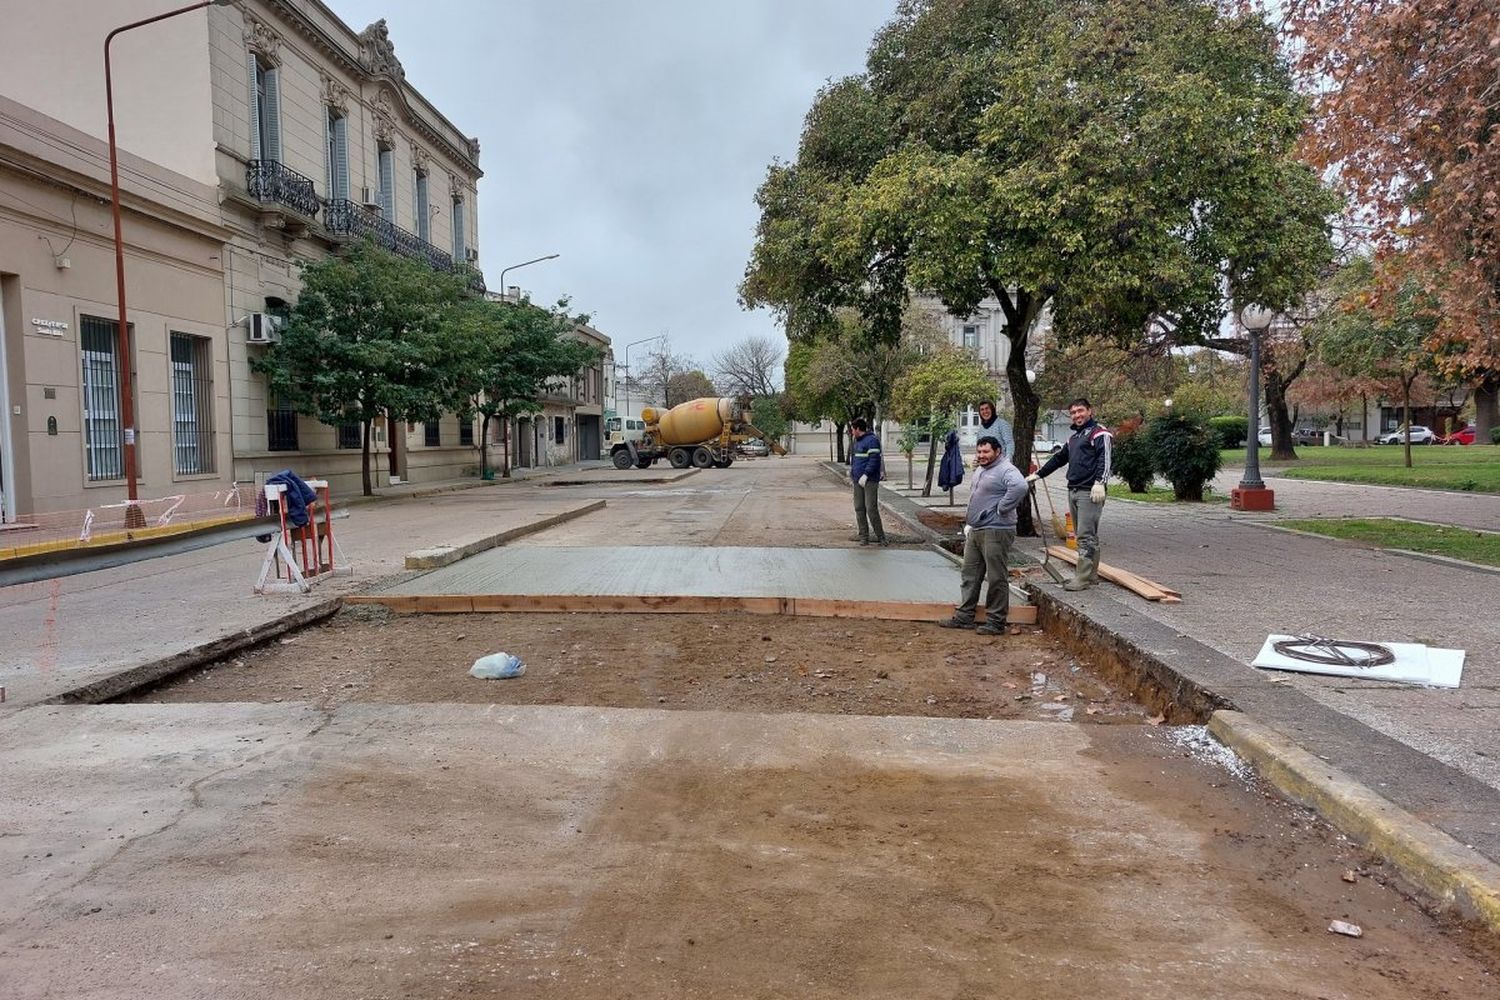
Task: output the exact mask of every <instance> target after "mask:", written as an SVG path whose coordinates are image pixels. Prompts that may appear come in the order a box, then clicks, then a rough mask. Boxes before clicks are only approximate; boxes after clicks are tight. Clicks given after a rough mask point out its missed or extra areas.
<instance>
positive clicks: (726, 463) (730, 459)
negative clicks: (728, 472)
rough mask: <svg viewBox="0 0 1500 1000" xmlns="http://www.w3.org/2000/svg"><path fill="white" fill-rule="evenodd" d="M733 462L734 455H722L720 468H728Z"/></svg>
mask: <svg viewBox="0 0 1500 1000" xmlns="http://www.w3.org/2000/svg"><path fill="white" fill-rule="evenodd" d="M733 464H734V456H733V455H728V454H726V455H725V456H724V464H723V466H722V468H725V469H727V468H729V467H730V466H731V465H733Z"/></svg>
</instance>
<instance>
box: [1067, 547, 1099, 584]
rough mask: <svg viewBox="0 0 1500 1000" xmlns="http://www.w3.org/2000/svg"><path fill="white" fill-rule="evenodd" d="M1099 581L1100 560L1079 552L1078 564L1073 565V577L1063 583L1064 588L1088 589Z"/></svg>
mask: <svg viewBox="0 0 1500 1000" xmlns="http://www.w3.org/2000/svg"><path fill="white" fill-rule="evenodd" d="M1098 582H1099V562H1098V560H1097V559H1095V558H1094V557H1093V556H1086V555H1084V554H1083V553H1082V552H1080V553H1078V565H1076V566H1074V567H1073V579H1071V580H1069V581H1068V582H1067V583H1065V584H1063V590H1074V591H1076V590H1087V589H1088V588H1090V587H1092V586H1093V585H1094V584H1096V583H1098Z"/></svg>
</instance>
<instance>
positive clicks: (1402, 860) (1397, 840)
mask: <svg viewBox="0 0 1500 1000" xmlns="http://www.w3.org/2000/svg"><path fill="white" fill-rule="evenodd" d="M1208 729H1209V732H1211V733H1213V734H1214V736H1216V737H1217V738H1218V739H1219V740H1220V741H1221V742H1222V743H1224V745H1226V746H1228V747H1229V748H1231V749H1232V750H1234V752H1235V753H1237V754H1239V755H1240V756H1241V757H1243V758H1244V759H1245V760H1247V761H1249V762H1250V763H1251V764H1253V765H1255V769H1256V770H1257V771H1258V772H1259V773H1260V774H1261V776H1262V777H1264V778H1265V779H1266V780H1268V781H1269V782H1270V783H1271V784H1273V785H1275V786H1276V787H1277V788H1278V789H1279V790H1280V791H1281V792H1282V793H1283V794H1284V795H1286V796H1287V797H1288V798H1291V799H1293V800H1294V801H1296V802H1300V803H1302V804H1303V805H1306V806H1309V807H1311V808H1313V809H1315V810H1317V811H1318V813H1319V814H1320V815H1322V816H1323V817H1324V818H1325V819H1327V820H1328V821H1329V822H1331V823H1332V824H1333V825H1334V826H1336V827H1337V828H1338V829H1340V830H1342V831H1343V832H1344V833H1345V834H1347V835H1348V836H1350V837H1351V838H1353V839H1354V840H1355V841H1357V842H1359V843H1360V844H1362V845H1364V846H1366V847H1368V848H1370V849H1371V850H1373V851H1375V852H1377V853H1379V854H1380V855H1381V856H1383V857H1385V858H1386V859H1387V860H1389V861H1390V862H1391V863H1392V864H1393V865H1395V866H1396V868H1397V869H1398V870H1400V872H1401V874H1402V875H1403V876H1404V877H1405V878H1407V879H1408V880H1410V881H1411V882H1413V883H1415V884H1416V886H1417V887H1418V888H1419V889H1421V891H1422V892H1423V893H1425V894H1427V895H1428V896H1430V897H1432V898H1433V899H1435V900H1437V901H1438V902H1440V903H1442V904H1443V905H1444V906H1447V907H1452V908H1454V909H1456V910H1458V911H1459V912H1460V913H1462V914H1463V915H1464V916H1467V917H1469V918H1471V919H1476V920H1478V921H1480V922H1481V923H1483V924H1484V925H1485V926H1486V927H1487V928H1489V930H1491V931H1493V932H1500V865H1496V864H1494V863H1493V862H1491V861H1489V860H1488V859H1487V858H1485V857H1484V856H1482V855H1481V854H1479V853H1478V852H1477V851H1475V850H1473V849H1471V848H1469V847H1465V846H1464V845H1463V844H1460V843H1459V842H1458V841H1457V840H1454V839H1453V838H1452V837H1450V836H1448V834H1446V833H1443V832H1442V831H1441V830H1438V829H1436V828H1435V827H1433V826H1431V825H1429V824H1427V823H1425V822H1423V821H1422V820H1420V819H1418V818H1417V817H1416V816H1413V815H1412V814H1411V813H1409V812H1407V811H1406V810H1404V809H1401V808H1400V807H1398V806H1396V805H1395V804H1393V803H1391V802H1390V801H1388V800H1386V799H1385V798H1383V797H1381V796H1380V795H1377V794H1376V793H1375V792H1373V791H1371V790H1370V789H1369V788H1367V787H1366V786H1365V785H1363V784H1361V783H1360V782H1358V781H1355V780H1354V779H1353V778H1351V777H1350V776H1349V775H1347V774H1345V773H1344V772H1343V771H1340V770H1339V769H1338V768H1336V767H1333V766H1332V765H1330V764H1328V763H1327V762H1326V761H1324V760H1321V759H1320V758H1318V757H1315V756H1313V755H1312V754H1310V753H1308V752H1307V751H1305V750H1303V749H1302V748H1301V747H1299V746H1298V745H1297V744H1296V743H1294V742H1293V741H1292V740H1290V739H1288V738H1287V737H1286V736H1283V735H1282V734H1281V733H1279V732H1277V731H1276V730H1275V729H1272V728H1271V727H1270V726H1267V725H1264V724H1263V723H1260V722H1257V721H1256V720H1254V719H1252V718H1250V717H1249V716H1247V715H1243V714H1241V713H1239V712H1228V711H1218V712H1215V713H1214V714H1213V717H1212V718H1211V719H1210V720H1209V722H1208Z"/></svg>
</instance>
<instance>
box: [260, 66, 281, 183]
mask: <svg viewBox="0 0 1500 1000" xmlns="http://www.w3.org/2000/svg"><path fill="white" fill-rule="evenodd" d="M260 76H261V80H262V81H263V85H264V89H265V103H264V104H263V105H262V106H261V110H260V128H261V157H262V158H263V159H267V160H274V161H276V162H277V163H280V162H281V70H279V69H277V68H276V67H275V66H266V67H263V68H262V69H261V74H260Z"/></svg>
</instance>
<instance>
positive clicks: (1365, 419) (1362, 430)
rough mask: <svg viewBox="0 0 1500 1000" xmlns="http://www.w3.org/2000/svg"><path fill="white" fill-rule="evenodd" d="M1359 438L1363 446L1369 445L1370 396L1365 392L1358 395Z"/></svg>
mask: <svg viewBox="0 0 1500 1000" xmlns="http://www.w3.org/2000/svg"><path fill="white" fill-rule="evenodd" d="M1359 438H1360V440H1361V441H1363V442H1364V443H1365V444H1369V443H1370V394H1369V393H1367V392H1362V393H1360V394H1359Z"/></svg>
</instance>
